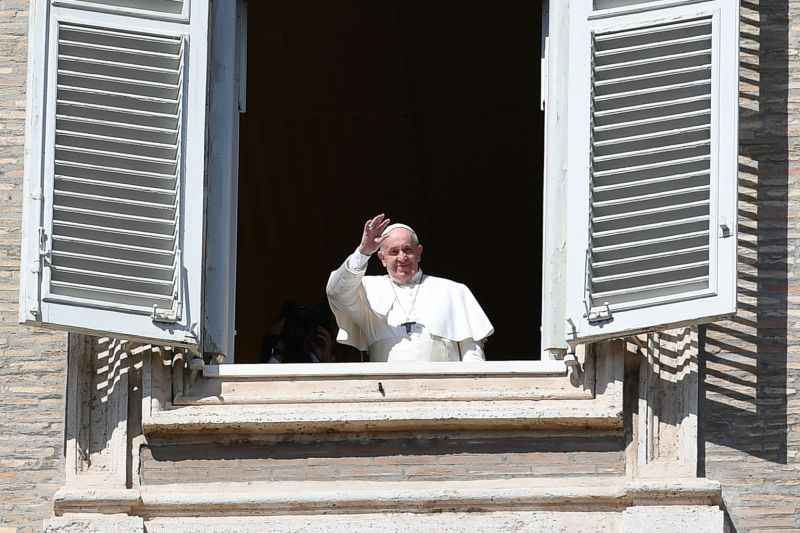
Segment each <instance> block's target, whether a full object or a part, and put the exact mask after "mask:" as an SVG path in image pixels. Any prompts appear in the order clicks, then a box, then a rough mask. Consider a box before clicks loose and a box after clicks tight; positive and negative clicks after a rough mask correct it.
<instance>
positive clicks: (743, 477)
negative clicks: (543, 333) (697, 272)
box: [700, 0, 800, 533]
mask: <svg viewBox="0 0 800 533" xmlns="http://www.w3.org/2000/svg"><path fill="white" fill-rule="evenodd" d="M740 50H741V55H740V58H741V59H740V106H739V109H740V127H739V136H740V150H739V154H740V155H739V248H738V249H739V254H738V255H739V281H738V284H739V287H738V302H739V303H738V308H739V312H738V314H737V316H736V317H735V318H734V319H733V320H730V321H726V322H720V323H717V324H714V325H710V326H708V327H707V328H706V329H705V331H704V332H701V339H700V340H701V346H702V348H703V351H702V353H701V361H704V362H705V367H704V376H703V380H704V383H703V384H704V399H703V401H702V402H701V406H700V409H701V413H700V430H701V435H700V438H701V443H703V444H704V446H703V445H702V444H701V448H704V449H701V454H702V453H704V454H705V475H707V476H708V477H709V478H712V479H716V480H719V481H720V482H722V484H723V500H724V503H725V506H726V510H727V512H728V529H729V531H731V532H736V533H745V532H748V533H752V532H767V531H770V532H777V531H800V456H798V452H799V451H800V395H798V392H797V388H798V386H800V347H799V346H800V343H798V341H800V261H798V260H799V259H800V203H799V202H798V200H800V1H798V0H748V1H742V3H741V43H740ZM703 333H704V334H703Z"/></svg>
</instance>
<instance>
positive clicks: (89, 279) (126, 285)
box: [51, 263, 173, 296]
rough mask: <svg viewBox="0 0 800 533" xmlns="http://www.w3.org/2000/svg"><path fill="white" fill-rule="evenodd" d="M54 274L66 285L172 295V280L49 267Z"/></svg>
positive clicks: (54, 265)
mask: <svg viewBox="0 0 800 533" xmlns="http://www.w3.org/2000/svg"><path fill="white" fill-rule="evenodd" d="M51 268H52V269H53V273H54V274H56V273H57V274H58V278H59V280H60V281H64V282H67V283H77V284H81V285H93V286H96V287H104V288H112V289H118V290H123V291H131V292H138V293H142V294H153V295H156V296H169V295H170V294H171V293H172V286H173V282H172V280H169V281H162V280H152V279H146V278H138V277H132V276H122V275H119V274H111V273H109V272H95V271H92V270H86V269H85V268H70V267H62V266H57V265H56V264H55V263H54V264H53V265H52V266H51Z"/></svg>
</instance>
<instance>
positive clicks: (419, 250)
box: [417, 244, 422, 261]
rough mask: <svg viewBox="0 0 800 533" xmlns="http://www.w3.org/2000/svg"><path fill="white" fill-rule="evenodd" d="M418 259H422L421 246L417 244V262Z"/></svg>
mask: <svg viewBox="0 0 800 533" xmlns="http://www.w3.org/2000/svg"><path fill="white" fill-rule="evenodd" d="M420 259H422V245H421V244H418V245H417V261H419V260H420Z"/></svg>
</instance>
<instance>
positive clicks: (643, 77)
mask: <svg viewBox="0 0 800 533" xmlns="http://www.w3.org/2000/svg"><path fill="white" fill-rule="evenodd" d="M709 70H711V65H694V66H691V67H683V68H676V69H671V70H661V71H658V72H646V73H644V74H635V75H633V76H624V77H621V78H612V79H609V80H597V81H595V88H598V87H599V88H602V87H609V86H614V85H624V84H633V83H635V82H640V81H647V80H653V79H658V78H670V79H675V78H676V77H680V76H681V75H684V74H697V73H702V72H703V71H709Z"/></svg>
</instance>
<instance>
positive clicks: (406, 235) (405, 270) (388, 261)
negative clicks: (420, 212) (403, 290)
mask: <svg viewBox="0 0 800 533" xmlns="http://www.w3.org/2000/svg"><path fill="white" fill-rule="evenodd" d="M421 257H422V245H421V244H414V240H413V238H412V237H411V232H410V231H408V230H407V229H404V228H397V229H395V230H393V231H392V232H391V233H390V234H389V236H388V237H386V240H384V241H383V243H382V244H381V249H380V250H378V258H379V259H380V260H381V263H383V266H384V267H386V273H387V274H389V277H391V278H392V279H393V280H394V281H396V282H397V283H408V282H409V280H411V278H413V277H414V275H415V274H416V273H417V271H418V270H419V260H420V258H421Z"/></svg>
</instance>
